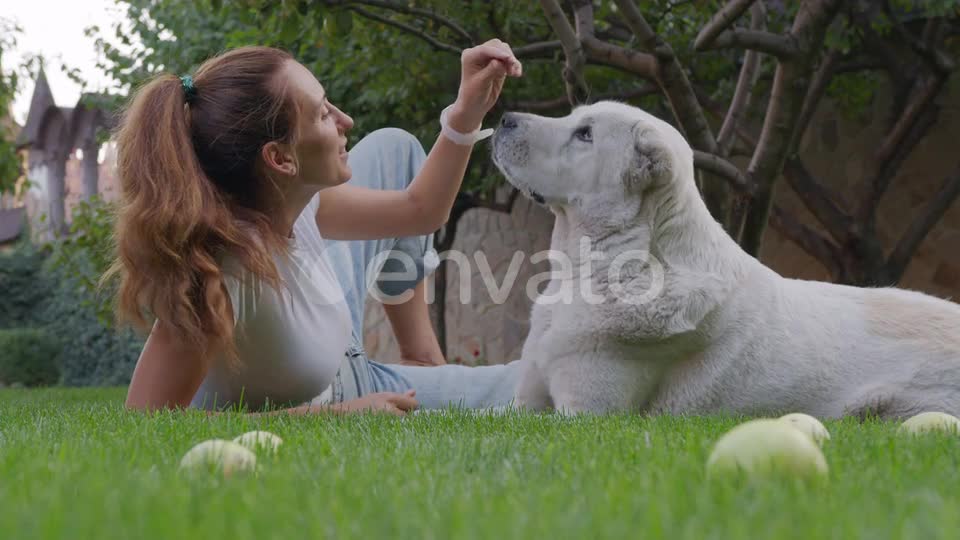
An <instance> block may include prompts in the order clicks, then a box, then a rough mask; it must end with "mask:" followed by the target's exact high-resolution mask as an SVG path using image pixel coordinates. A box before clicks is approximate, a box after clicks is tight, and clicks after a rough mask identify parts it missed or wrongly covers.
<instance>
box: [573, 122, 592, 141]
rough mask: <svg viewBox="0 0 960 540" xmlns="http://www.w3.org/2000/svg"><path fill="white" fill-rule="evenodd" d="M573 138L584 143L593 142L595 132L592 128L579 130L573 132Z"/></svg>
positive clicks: (585, 127)
mask: <svg viewBox="0 0 960 540" xmlns="http://www.w3.org/2000/svg"><path fill="white" fill-rule="evenodd" d="M573 136H574V137H576V138H578V139H580V140H581V141H583V142H593V130H592V129H591V128H590V126H583V127H581V128H577V130H576V131H574V132H573Z"/></svg>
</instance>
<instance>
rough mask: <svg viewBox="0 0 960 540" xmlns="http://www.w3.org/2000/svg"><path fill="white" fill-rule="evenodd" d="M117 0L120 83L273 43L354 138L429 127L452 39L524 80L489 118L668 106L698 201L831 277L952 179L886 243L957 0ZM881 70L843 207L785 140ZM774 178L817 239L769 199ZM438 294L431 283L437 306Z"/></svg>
mask: <svg viewBox="0 0 960 540" xmlns="http://www.w3.org/2000/svg"><path fill="white" fill-rule="evenodd" d="M119 3H120V4H122V5H124V6H125V7H126V10H127V14H128V16H129V20H128V21H127V22H125V23H123V24H120V25H118V27H117V28H115V29H114V35H113V38H111V39H107V38H105V37H103V36H101V37H100V39H99V40H98V43H99V44H100V47H101V50H102V51H103V52H104V58H105V61H104V65H103V67H104V69H107V70H108V71H109V72H110V73H111V74H113V76H114V77H115V78H116V79H117V80H118V81H120V83H121V85H123V87H124V88H125V89H129V88H132V87H134V86H136V85H137V84H139V83H140V82H141V81H143V80H144V79H145V78H147V77H149V76H150V75H152V74H154V73H156V72H157V71H160V70H166V71H174V72H189V71H191V70H192V69H193V68H194V67H195V66H196V65H198V64H199V63H200V62H201V61H202V60H203V59H205V58H207V57H209V56H211V55H213V54H215V53H216V52H218V51H220V50H222V49H224V48H227V47H233V46H238V45H245V44H251V43H259V44H266V45H275V46H279V47H283V48H285V49H287V50H290V51H292V52H293V53H294V55H295V56H296V57H297V59H298V60H300V61H301V62H302V63H304V64H305V65H306V66H307V67H309V68H310V69H312V70H313V71H314V73H316V74H317V76H318V78H319V79H320V80H321V82H323V83H324V85H325V86H326V87H327V90H328V92H329V94H330V95H331V96H333V99H334V100H335V102H337V103H339V104H340V105H341V106H342V108H344V109H345V110H347V111H350V112H354V113H355V117H356V119H357V121H358V122H357V126H356V128H355V131H354V138H356V137H359V136H362V135H364V134H365V133H367V132H369V131H370V130H371V129H373V128H375V127H380V126H384V125H396V126H399V127H403V128H405V129H408V130H409V131H411V132H413V133H415V134H416V135H417V136H418V137H420V138H421V140H422V141H424V142H425V143H427V142H430V141H432V140H433V138H434V137H435V136H436V133H437V126H436V118H437V117H438V115H439V111H440V110H441V109H442V108H443V107H444V106H445V105H446V104H448V103H450V102H451V101H452V100H453V99H454V97H455V91H456V83H457V80H458V79H457V77H458V60H459V54H460V51H461V50H462V49H463V48H465V47H468V46H471V45H475V44H478V43H481V42H483V41H485V40H486V39H489V38H492V37H500V38H502V39H504V40H505V41H507V42H508V43H510V44H511V46H512V47H513V48H514V50H515V52H516V54H517V56H518V57H519V58H521V60H523V61H524V63H525V76H524V78H523V79H521V80H519V81H511V84H510V85H508V86H507V87H506V88H505V91H504V95H503V99H502V100H501V102H500V103H499V104H498V107H497V109H495V110H494V111H493V112H492V114H491V118H497V117H498V116H499V113H500V112H502V111H504V110H507V109H510V110H523V111H530V112H538V113H563V112H564V111H566V110H569V107H570V106H571V105H574V104H579V103H589V102H592V101H596V100H598V99H611V98H612V99H620V100H623V101H627V102H629V103H631V104H634V105H637V106H640V107H643V108H644V109H646V110H648V111H651V112H653V113H654V114H657V115H658V116H661V117H667V118H672V119H673V121H674V123H675V124H676V125H677V126H678V128H679V129H680V130H681V131H682V132H683V133H684V134H685V136H686V137H687V139H688V140H689V141H690V143H691V146H693V148H694V149H695V151H696V152H695V156H696V162H695V163H696V166H697V168H698V171H699V173H698V174H699V178H698V182H699V185H700V187H701V191H702V193H703V196H704V199H705V200H706V202H707V204H708V207H709V208H710V210H711V212H712V213H713V215H714V216H715V217H716V218H717V220H718V221H720V222H721V223H722V224H723V225H724V226H725V227H726V228H727V230H728V232H730V234H731V235H732V236H733V237H734V238H736V239H738V241H739V242H740V243H741V245H742V246H743V247H744V248H745V249H746V250H747V251H748V252H749V253H751V254H753V255H757V254H758V253H759V249H760V247H761V245H762V242H763V238H764V232H765V230H766V228H767V226H768V224H769V225H772V226H773V227H775V228H776V229H777V230H779V231H780V232H781V233H783V234H784V235H785V236H786V237H788V238H790V239H791V240H792V241H794V242H795V243H796V244H797V245H798V246H800V247H801V248H802V249H804V250H805V251H806V252H808V253H810V254H811V255H812V256H814V257H815V258H816V259H817V260H819V261H820V262H821V263H822V264H823V265H824V267H825V268H826V269H827V270H828V271H829V272H830V275H831V276H832V278H833V279H834V280H836V281H839V282H843V283H850V284H857V285H879V284H891V283H894V282H896V281H897V280H898V279H899V278H900V277H901V276H902V275H903V273H904V271H905V269H906V267H907V264H908V263H909V261H910V259H911V258H912V256H913V254H914V253H915V251H916V249H917V247H918V246H919V244H920V242H921V241H922V240H923V238H924V237H926V235H927V233H928V232H929V231H930V229H931V228H932V227H933V226H934V225H935V224H936V223H937V221H939V219H940V218H941V217H942V216H943V214H944V213H945V212H946V210H947V209H948V208H949V207H950V205H951V204H952V203H953V201H954V200H955V199H956V198H957V196H958V194H960V164H958V171H957V173H956V174H954V175H951V176H950V177H949V178H947V179H945V180H944V182H943V186H942V189H941V191H940V193H939V194H938V196H937V197H935V198H934V199H931V200H930V202H929V204H928V205H927V208H926V209H925V210H924V212H923V213H922V215H921V216H919V217H918V218H917V219H916V221H915V222H913V223H912V224H910V225H909V226H908V228H907V230H906V231H905V232H904V233H903V235H902V237H901V238H900V239H899V241H898V242H897V244H896V245H895V246H893V247H892V248H885V247H884V246H882V245H881V243H880V241H879V239H878V237H877V233H876V213H877V208H878V203H879V201H880V198H881V197H882V196H883V195H884V193H885V192H886V191H887V190H888V188H889V187H890V184H891V181H892V180H893V178H894V177H895V176H896V173H897V171H898V168H899V167H900V165H901V164H902V163H903V162H904V160H905V159H906V158H907V157H908V156H909V155H910V154H911V152H913V150H914V149H915V148H916V147H917V144H918V143H919V142H920V141H921V140H922V139H923V137H924V135H925V134H926V133H927V131H928V130H929V128H930V127H931V125H932V124H933V123H934V122H935V120H936V116H937V107H938V106H937V103H936V99H937V97H938V96H939V95H940V94H941V91H942V89H943V87H944V83H945V81H946V80H947V78H948V77H949V76H950V74H951V73H952V72H953V70H954V66H955V62H956V57H957V54H958V43H957V40H956V36H957V34H958V33H960V23H958V18H960V12H958V8H957V6H956V5H955V2H954V0H876V1H872V0H871V1H868V0H850V1H846V0H844V1H841V0H802V1H798V2H788V1H785V0H729V1H725V2H721V1H718V0H697V1H692V0H651V1H648V2H643V9H642V10H641V9H640V8H639V7H638V6H637V3H635V2H634V1H633V0H613V1H611V0H603V1H599V0H594V1H591V0H567V1H565V2H559V1H558V0H539V3H533V2H499V1H496V2H490V1H466V0H465V1H459V2H447V1H442V2H441V1H439V0H433V1H426V0H424V1H407V0H324V1H306V0H300V1H269V0H239V1H236V2H219V1H212V0H206V1H198V2H192V1H186V0H119ZM571 21H572V22H571ZM125 28H128V29H129V32H130V33H129V34H128V33H127V30H125ZM91 32H93V33H94V34H97V35H99V34H100V32H99V30H98V29H93V30H91ZM558 66H562V67H559V68H558ZM880 80H887V81H889V83H890V85H891V86H892V87H893V89H894V94H895V100H894V107H893V108H892V110H891V115H890V119H889V122H888V132H887V135H886V138H885V140H884V143H883V144H882V145H881V146H880V147H879V148H878V149H877V153H876V155H875V156H874V157H875V159H874V160H873V163H874V169H873V170H871V171H867V172H866V173H865V174H864V177H863V178H862V179H861V181H860V188H859V191H858V195H857V197H856V200H855V201H854V202H855V204H848V203H846V201H845V199H844V197H842V196H841V195H840V194H838V193H835V192H834V191H833V190H832V189H831V188H829V187H827V186H826V185H825V184H824V182H822V181H820V180H818V179H817V178H815V177H813V175H812V174H811V173H810V172H809V170H808V169H807V167H806V166H805V164H804V163H803V162H802V160H801V159H800V157H799V156H798V152H797V148H798V144H799V141H800V139H801V137H802V136H803V134H804V133H805V131H806V130H807V128H808V126H809V124H810V120H811V118H812V117H813V114H814V113H815V111H816V110H817V107H818V105H819V104H820V103H821V102H822V101H823V99H824V97H825V96H829V97H830V98H831V99H834V100H838V101H840V102H842V103H844V105H845V106H846V107H847V108H848V109H851V110H856V109H857V107H862V106H863V105H864V104H865V103H866V102H868V101H869V100H870V99H871V98H872V93H873V89H874V88H875V87H876V83H877V82H878V81H880ZM757 125H759V129H758V130H756V131H754V128H753V127H754V126H757ZM477 154H479V152H478V153H477ZM739 156H742V157H747V158H749V163H748V165H747V166H746V168H745V169H741V168H740V167H738V166H736V165H734V163H733V161H734V160H733V159H732V158H734V157H739ZM780 178H785V179H786V184H787V186H788V187H789V188H791V189H793V190H794V191H796V193H797V194H798V195H799V196H800V198H801V200H802V201H803V202H804V204H805V206H806V207H807V208H808V209H809V210H810V211H811V212H812V214H813V215H814V216H815V217H816V219H817V220H818V222H820V224H821V225H822V226H823V227H822V228H823V230H824V231H826V233H827V234H826V235H824V234H822V233H820V232H817V231H816V230H814V229H813V228H811V227H809V226H807V225H804V224H803V223H802V222H801V221H800V220H799V219H798V218H797V217H796V216H793V215H791V214H790V213H788V212H787V211H785V210H784V209H782V208H779V207H777V206H776V205H775V204H774V203H773V200H774V194H775V192H776V189H778V188H780V186H779V179H780ZM501 182H502V179H501V178H500V177H499V176H498V175H497V174H496V172H495V171H494V170H493V168H492V167H491V163H490V160H489V159H486V158H485V157H484V156H482V155H481V156H479V159H474V160H473V161H472V163H471V166H470V171H469V173H468V176H467V180H466V182H465V186H464V190H463V193H462V194H461V197H460V199H459V200H458V201H457V204H456V205H455V207H454V209H453V212H452V215H451V220H450V221H449V223H448V224H447V225H446V227H445V228H444V230H443V231H441V234H439V235H438V236H437V242H438V247H440V248H441V249H445V248H447V247H449V246H450V244H451V243H452V240H453V237H454V234H455V232H456V228H457V222H458V219H459V217H460V216H461V215H463V213H464V212H466V211H467V210H469V209H471V208H476V207H486V208H492V209H495V210H504V211H509V209H510V207H511V206H512V203H513V201H514V200H515V198H516V192H515V191H514V192H512V194H511V195H510V196H509V197H507V198H506V199H505V200H499V199H497V197H496V193H497V192H496V188H497V187H498V186H499V185H501ZM888 252H889V253H888ZM442 276H443V274H442V273H441V274H440V278H439V279H441V280H442ZM443 290H445V288H444V287H443V283H442V282H441V283H439V284H438V291H439V292H440V294H438V300H439V302H438V303H440V304H441V305H442V291H443ZM440 334H441V336H442V334H443V329H442V327H441V329H440ZM441 342H442V340H441Z"/></svg>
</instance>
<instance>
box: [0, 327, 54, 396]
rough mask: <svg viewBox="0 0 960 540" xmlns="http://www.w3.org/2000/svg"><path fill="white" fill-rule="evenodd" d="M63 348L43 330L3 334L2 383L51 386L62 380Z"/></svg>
mask: <svg viewBox="0 0 960 540" xmlns="http://www.w3.org/2000/svg"><path fill="white" fill-rule="evenodd" d="M59 357H60V344H59V343H58V341H57V340H54V339H51V337H50V336H49V335H48V334H47V332H45V331H44V330H42V329H40V328H14V329H9V330H0V381H3V382H4V383H7V384H13V383H21V384H23V385H24V386H49V385H53V384H57V382H58V381H59V380H60V369H59V367H58V363H59Z"/></svg>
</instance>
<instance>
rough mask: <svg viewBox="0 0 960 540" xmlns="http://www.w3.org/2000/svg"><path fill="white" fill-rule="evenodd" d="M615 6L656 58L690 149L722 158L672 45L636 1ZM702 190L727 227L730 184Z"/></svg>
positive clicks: (618, 1) (712, 183)
mask: <svg viewBox="0 0 960 540" xmlns="http://www.w3.org/2000/svg"><path fill="white" fill-rule="evenodd" d="M615 2H616V5H617V8H618V10H619V13H620V16H621V17H622V18H623V20H624V22H626V23H627V26H628V27H629V28H630V30H631V31H632V32H633V33H634V35H635V36H636V37H637V39H638V41H639V43H640V45H641V46H642V47H643V48H644V49H645V50H647V51H650V52H651V53H652V54H653V58H654V59H655V60H656V62H655V67H656V71H654V73H655V74H656V80H657V82H658V83H659V84H660V87H661V88H663V93H664V94H666V96H667V100H668V101H669V102H670V108H671V109H672V110H673V114H674V116H675V117H676V119H677V123H678V124H679V125H680V128H681V129H682V130H683V132H684V134H685V135H686V137H687V139H688V140H689V141H690V145H691V146H692V147H693V148H695V149H697V150H702V151H704V152H708V153H710V154H718V153H719V150H720V149H719V147H718V146H717V140H716V139H715V138H714V135H713V130H712V129H711V128H710V124H709V123H707V118H706V116H705V115H704V113H703V107H701V106H700V102H699V101H698V100H697V96H696V93H695V92H694V89H693V85H691V84H690V80H689V79H688V78H687V74H686V71H684V69H683V66H681V65H680V61H679V60H677V56H676V55H675V54H674V52H673V49H672V48H671V47H670V44H668V43H667V42H666V41H664V40H663V39H662V38H661V37H660V36H658V35H657V34H656V33H655V32H654V30H653V28H652V27H651V26H650V24H649V23H647V21H646V19H644V17H643V14H642V13H641V12H640V9H639V8H638V7H637V5H636V3H635V2H634V1H633V0H615ZM702 188H703V197H704V200H705V201H706V203H707V208H709V209H710V213H711V214H712V215H713V217H714V219H716V220H717V221H719V222H721V223H726V222H727V216H728V215H729V202H730V201H729V199H730V198H729V189H728V187H727V184H726V183H724V182H715V181H711V180H706V179H705V180H704V181H703V182H702Z"/></svg>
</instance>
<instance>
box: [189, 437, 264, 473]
mask: <svg viewBox="0 0 960 540" xmlns="http://www.w3.org/2000/svg"><path fill="white" fill-rule="evenodd" d="M256 466H257V456H256V455H254V453H253V452H251V451H250V450H247V449H246V448H244V447H242V446H240V445H239V444H237V443H235V442H233V441H225V440H223V439H211V440H209V441H203V442H202V443H199V444H197V445H196V446H194V447H193V448H191V449H190V450H188V451H187V453H186V454H184V455H183V458H182V459H181V460H180V469H181V470H203V469H205V470H211V469H212V470H217V471H219V472H222V473H223V475H224V476H226V477H229V476H231V475H233V474H235V473H239V472H245V471H251V470H253V469H255V468H256Z"/></svg>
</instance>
